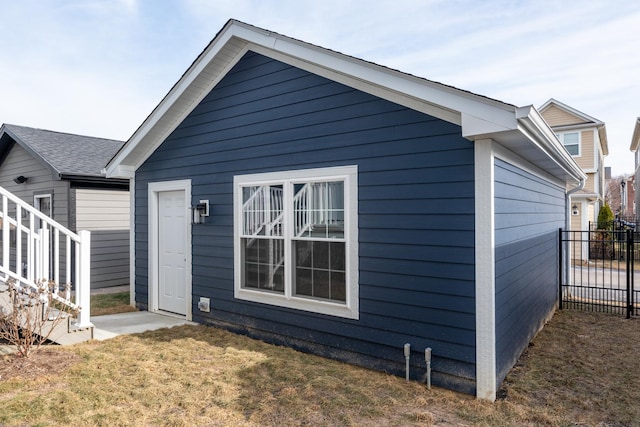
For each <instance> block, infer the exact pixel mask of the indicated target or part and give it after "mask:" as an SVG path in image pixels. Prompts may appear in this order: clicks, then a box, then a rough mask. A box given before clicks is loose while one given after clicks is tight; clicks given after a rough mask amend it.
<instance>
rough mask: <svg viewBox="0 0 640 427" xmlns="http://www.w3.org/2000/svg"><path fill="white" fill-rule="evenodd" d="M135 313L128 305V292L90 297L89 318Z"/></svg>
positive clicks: (134, 309) (133, 308)
mask: <svg viewBox="0 0 640 427" xmlns="http://www.w3.org/2000/svg"><path fill="white" fill-rule="evenodd" d="M130 311H136V308H135V307H132V306H131V305H130V304H129V292H118V293H113V294H98V295H91V316H104V315H105V314H116V313H127V312H130Z"/></svg>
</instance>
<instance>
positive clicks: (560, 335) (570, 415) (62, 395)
mask: <svg viewBox="0 0 640 427" xmlns="http://www.w3.org/2000/svg"><path fill="white" fill-rule="evenodd" d="M639 338H640V324H639V323H638V321H636V320H632V321H628V320H625V319H621V318H619V317H614V316H606V315H601V314H600V315H596V314H587V313H577V312H566V311H565V312H561V313H559V314H558V315H556V316H555V317H554V319H553V320H552V322H551V323H550V324H549V325H548V326H547V327H546V328H545V330H543V331H542V333H541V334H540V335H539V336H538V337H537V338H536V340H535V342H534V345H533V346H531V347H530V349H529V350H528V351H527V352H526V354H525V355H524V356H523V358H522V359H521V360H520V362H519V364H518V365H517V366H516V368H515V369H514V370H513V371H512V373H511V374H510V375H509V377H508V378H507V381H506V382H505V387H504V390H503V394H504V395H506V397H505V398H503V399H501V400H499V401H498V402H496V403H494V404H491V403H486V402H478V401H476V400H475V399H473V398H471V397H469V396H463V395H460V394H456V393H453V392H450V391H447V390H442V389H438V388H434V389H432V390H427V389H426V387H425V386H424V385H423V384H419V383H415V382H411V383H408V384H407V383H406V382H405V381H404V379H402V378H398V377H393V376H389V375H385V374H383V373H380V372H373V371H370V370H367V369H362V368H358V367H355V366H351V365H347V364H343V363H339V362H335V361H331V360H328V359H324V358H320V357H316V356H311V355H307V354H303V353H300V352H297V351H294V350H292V349H289V348H284V347H277V346H273V345H268V344H265V343H263V342H260V341H255V340H251V339H249V338H247V337H244V336H239V335H235V334H231V333H228V332H225V331H222V330H218V329H215V328H209V327H205V326H181V327H176V328H172V329H163V330H159V331H154V332H146V333H143V334H138V335H132V336H121V337H118V338H115V339H112V340H108V341H103V342H90V343H86V344H82V345H78V346H74V347H66V348H60V347H57V348H55V350H53V349H52V350H51V351H54V352H55V353H59V354H60V355H66V356H72V359H71V360H70V361H68V367H67V368H65V369H64V370H62V371H61V372H56V371H51V372H49V373H45V374H42V373H41V374H40V375H39V376H38V378H37V380H35V381H34V380H33V379H32V378H31V377H28V376H24V375H20V376H14V377H13V378H10V379H2V378H0V407H2V411H0V425H5V424H6V425H25V424H26V425H78V426H82V425H109V426H111V425H176V426H187V425H188V426H197V425H203V426H210V425H222V426H252V425H260V426H264V425H278V426H288V425H291V426H293V425H295V426H298V425H314V426H315V425H318V426H323V425H324V426H345V425H346V426H348V425H377V426H397V425H403V426H404V425H487V426H512V425H530V426H537V425H548V426H564V425H576V424H577V425H593V426H604V425H638V424H637V420H639V419H640V406H639V405H637V402H638V401H639V399H640V391H639V390H638V388H637V384H640V377H639V375H640V369H639V368H640V363H639V362H638V358H637V357H635V354H634V353H635V351H634V346H635V343H636V342H638V339H639ZM38 354H39V353H36V356H37V355H38ZM631 355H633V356H634V357H630V356H631ZM49 357H50V358H52V357H53V356H51V355H49ZM6 360H9V359H3V360H2V361H0V363H6ZM65 363H66V362H65ZM0 372H1V370H0Z"/></svg>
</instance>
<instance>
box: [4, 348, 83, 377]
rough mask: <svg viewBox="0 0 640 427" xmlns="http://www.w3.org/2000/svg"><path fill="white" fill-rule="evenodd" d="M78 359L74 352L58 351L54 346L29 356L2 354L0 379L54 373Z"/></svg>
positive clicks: (76, 361)
mask: <svg viewBox="0 0 640 427" xmlns="http://www.w3.org/2000/svg"><path fill="white" fill-rule="evenodd" d="M80 360H81V359H80V357H79V356H77V355H76V354H74V353H71V352H67V351H60V349H58V348H56V347H52V348H42V349H40V350H37V351H34V352H33V353H32V354H31V356H30V357H29V358H24V357H19V356H18V355H16V354H8V355H3V356H0V381H7V380H9V379H11V378H15V377H20V378H24V379H33V378H38V377H42V376H48V375H54V374H57V373H58V372H61V371H62V370H64V369H67V368H69V367H70V366H72V365H74V364H76V363H78V362H79V361H80Z"/></svg>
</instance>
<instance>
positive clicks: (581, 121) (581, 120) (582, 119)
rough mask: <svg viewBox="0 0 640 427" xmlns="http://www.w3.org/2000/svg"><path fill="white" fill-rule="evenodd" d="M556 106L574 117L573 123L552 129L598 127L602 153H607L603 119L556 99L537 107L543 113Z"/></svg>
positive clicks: (607, 145) (607, 146) (607, 147)
mask: <svg viewBox="0 0 640 427" xmlns="http://www.w3.org/2000/svg"><path fill="white" fill-rule="evenodd" d="M553 107H555V108H558V109H560V110H562V111H564V112H566V113H567V114H570V115H572V116H574V117H575V118H576V122H575V123H568V124H566V125H559V126H553V127H552V128H553V129H554V130H559V131H562V130H570V129H580V128H584V127H592V126H593V127H595V128H597V129H598V136H599V138H600V144H601V145H602V153H603V154H604V155H605V156H607V155H608V154H609V144H608V141H607V130H606V127H605V124H604V122H603V121H601V120H598V119H596V118H594V117H591V116H590V115H588V114H585V113H583V112H582V111H580V110H576V109H575V108H573V107H570V106H568V105H567V104H564V103H562V102H560V101H558V100H556V99H553V98H551V99H549V100H548V101H547V102H545V103H544V104H542V105H541V106H540V108H539V110H540V112H541V113H542V114H544V112H545V111H546V110H548V109H550V108H553Z"/></svg>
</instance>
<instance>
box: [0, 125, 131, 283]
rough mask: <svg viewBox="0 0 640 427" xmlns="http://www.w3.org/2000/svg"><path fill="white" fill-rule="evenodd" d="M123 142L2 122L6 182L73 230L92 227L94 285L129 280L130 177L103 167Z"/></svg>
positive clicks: (0, 150) (0, 156)
mask: <svg viewBox="0 0 640 427" xmlns="http://www.w3.org/2000/svg"><path fill="white" fill-rule="evenodd" d="M122 145H123V142H122V141H114V140H110V139H103V138H93V137H87V136H80V135H72V134H67V133H60V132H53V131H48V130H41V129H33V128H29V127H24V126H16V125H9V124H4V125H2V126H1V127H0V186H2V187H4V188H5V189H6V190H8V191H10V192H12V193H13V194H15V195H17V196H18V197H20V198H21V199H22V200H24V201H26V202H27V203H29V204H31V205H33V206H34V207H35V208H37V209H39V210H40V211H41V212H43V213H45V214H46V215H48V216H49V217H51V218H53V219H54V220H55V221H57V222H59V223H60V224H62V225H63V226H65V227H67V228H69V229H70V230H71V231H74V232H76V231H79V230H89V231H91V243H92V244H91V288H93V289H95V288H103V287H108V286H116V285H126V284H128V283H129V182H128V180H122V179H113V178H106V177H105V174H104V173H103V172H102V169H103V168H104V165H106V164H107V162H108V161H109V160H110V159H111V157H113V155H114V154H115V153H116V152H117V151H118V150H119V149H120V147H122ZM24 221H27V218H25V219H24ZM61 255H64V254H61ZM71 279H73V278H71ZM64 280H65V281H68V279H67V278H64ZM71 281H73V280H71Z"/></svg>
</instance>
